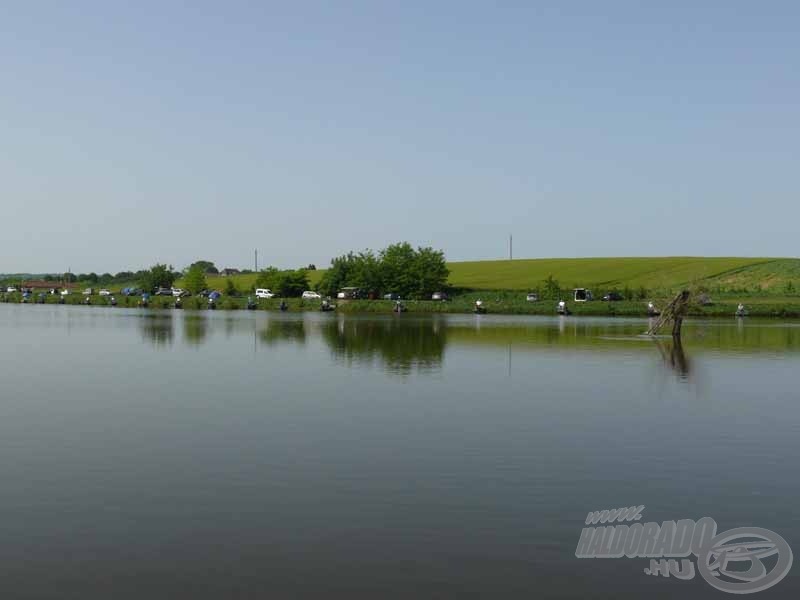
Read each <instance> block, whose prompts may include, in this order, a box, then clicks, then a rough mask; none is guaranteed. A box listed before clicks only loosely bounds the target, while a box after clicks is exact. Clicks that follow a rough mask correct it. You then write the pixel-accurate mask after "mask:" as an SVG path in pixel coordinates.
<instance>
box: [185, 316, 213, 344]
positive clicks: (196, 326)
mask: <svg viewBox="0 0 800 600" xmlns="http://www.w3.org/2000/svg"><path fill="white" fill-rule="evenodd" d="M206 336H208V318H207V317H206V316H205V315H204V314H202V313H192V314H186V315H185V316H184V318H183V339H184V340H185V341H186V343H187V344H190V345H193V346H199V345H200V344H202V343H203V342H204V341H205V339H206Z"/></svg>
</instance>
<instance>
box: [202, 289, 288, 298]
mask: <svg viewBox="0 0 800 600" xmlns="http://www.w3.org/2000/svg"><path fill="white" fill-rule="evenodd" d="M209 297H210V296H209ZM274 297H275V294H273V293H272V291H270V290H268V289H267V288H258V289H257V290H256V298H267V299H269V298H274Z"/></svg>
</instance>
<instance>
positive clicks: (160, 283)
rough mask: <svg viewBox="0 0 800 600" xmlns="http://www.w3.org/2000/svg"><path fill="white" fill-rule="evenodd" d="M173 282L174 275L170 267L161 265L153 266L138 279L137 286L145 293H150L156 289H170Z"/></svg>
mask: <svg viewBox="0 0 800 600" xmlns="http://www.w3.org/2000/svg"><path fill="white" fill-rule="evenodd" d="M174 282H175V273H173V271H172V267H171V266H167V265H163V264H155V265H153V266H152V267H151V268H150V269H149V270H147V271H143V272H142V274H141V276H140V277H139V285H140V286H141V288H142V289H143V290H145V291H147V292H152V291H154V290H155V289H156V288H170V287H172V284H173V283H174Z"/></svg>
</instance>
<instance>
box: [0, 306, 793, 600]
mask: <svg viewBox="0 0 800 600" xmlns="http://www.w3.org/2000/svg"><path fill="white" fill-rule="evenodd" d="M646 325H647V324H646V321H643V320H625V319H614V320H612V319H588V318H583V319H571V318H566V319H564V318H562V319H560V320H559V319H557V318H503V317H495V316H491V315H487V316H481V317H475V316H472V315H470V316H457V317H414V316H411V315H400V316H399V317H398V316H395V315H392V316H386V317H354V316H344V315H330V314H316V313H315V314H305V315H294V314H288V315H281V314H267V313H258V314H254V313H245V312H238V313H236V312H233V313H225V312H221V311H220V312H205V313H197V312H194V313H193V312H189V311H186V312H184V313H182V312H167V311H158V312H146V311H137V310H127V309H117V310H114V309H103V308H82V307H63V306H30V305H28V306H21V305H0V382H2V392H0V481H2V487H0V514H1V515H2V516H1V517H0V572H1V573H2V575H0V591H3V592H4V596H5V597H8V598H58V599H65V598H81V599H87V598H136V599H143V598H147V599H156V598H349V599H361V598H364V599H367V598H369V599H375V598H415V599H416V598H446V599H449V598H459V599H460V598H513V599H518V598H550V597H552V598H623V599H627V598H631V599H633V598H637V599H638V598H675V597H681V598H705V597H712V596H713V597H718V598H720V597H730V596H726V595H724V594H722V593H721V592H718V591H716V590H714V589H713V588H711V587H710V586H709V585H708V584H707V583H706V582H705V581H703V579H702V578H700V576H699V575H698V576H697V577H696V578H695V579H693V580H691V581H679V580H676V579H675V578H669V579H666V578H661V577H649V576H647V575H645V574H644V573H643V568H644V567H646V566H648V563H649V561H648V560H647V559H628V558H622V559H594V560H591V559H577V558H576V557H575V550H576V545H577V542H578V538H579V536H580V532H581V529H582V527H583V526H584V519H585V518H586V514H587V512H589V511H592V510H601V509H609V508H616V507H620V506H630V505H638V504H644V505H645V506H646V508H645V510H644V520H645V521H658V522H661V521H664V520H668V519H676V520H677V519H686V518H692V519H697V518H700V517H703V516H711V517H713V518H714V519H716V521H717V523H718V524H719V526H720V530H721V531H724V530H727V529H731V528H734V527H742V526H756V527H764V528H767V529H771V530H773V531H776V532H778V533H780V534H781V535H782V536H783V537H784V538H785V539H786V541H787V542H788V543H789V544H790V545H791V546H792V547H793V548H794V550H795V553H796V554H797V553H798V552H800V513H798V511H797V506H798V501H799V500H800V484H799V483H798V458H800V408H798V401H800V393H798V373H800V326H799V325H798V324H796V323H781V322H772V321H762V322H757V321H746V322H736V321H734V320H733V319H731V320H730V321H728V320H725V321H709V322H693V323H689V324H687V326H686V332H685V335H684V342H683V347H682V348H680V347H678V348H676V347H674V345H673V343H672V340H671V339H670V340H660V341H658V342H654V341H652V340H642V339H638V338H636V337H635V336H636V335H637V334H639V333H641V332H642V331H644V330H645V329H646ZM797 571H798V567H797V566H795V568H794V569H793V571H792V572H790V573H789V575H788V577H787V578H786V579H784V580H783V581H782V582H781V583H779V584H778V585H777V586H775V587H773V588H771V589H770V590H767V591H764V592H761V593H759V594H757V596H756V597H758V598H765V599H766V598H796V597H798V595H799V594H800V582H798V579H800V577H798V575H797V574H796V573H797Z"/></svg>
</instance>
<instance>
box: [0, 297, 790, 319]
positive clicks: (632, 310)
mask: <svg viewBox="0 0 800 600" xmlns="http://www.w3.org/2000/svg"><path fill="white" fill-rule="evenodd" d="M86 298H87V296H83V295H81V294H69V295H68V296H59V295H53V294H47V295H46V296H45V297H44V301H45V304H60V301H61V300H62V299H63V304H64V305H71V306H78V305H80V306H84V305H85V303H86ZM115 298H116V300H117V308H137V307H140V306H141V305H140V302H141V297H140V296H122V295H115ZM478 299H480V300H482V302H483V306H484V307H485V308H486V310H487V313H488V314H490V315H491V314H498V315H553V314H555V312H556V311H555V308H556V301H555V300H548V299H544V300H540V301H539V302H528V301H527V300H526V298H525V294H524V293H521V292H508V291H498V292H491V291H483V292H468V293H464V294H460V295H457V296H455V297H453V298H451V299H450V300H448V301H445V302H435V301H432V300H407V301H403V304H404V306H405V307H406V309H407V311H406V313H405V314H428V313H453V314H459V313H472V312H473V311H474V308H475V301H476V300H478ZM282 301H283V302H285V303H286V305H287V311H288V312H298V311H318V310H320V304H321V303H320V301H319V300H303V299H302V298H285V299H281V298H270V299H268V300H267V299H256V310H268V311H279V310H280V305H281V302H282ZM0 302H5V303H16V304H19V303H21V302H22V294H20V293H18V292H15V293H3V294H0ZM89 302H90V304H89V306H91V307H111V298H110V297H109V296H96V295H95V296H89ZM27 303H28V304H30V305H36V304H39V303H40V298H39V296H38V294H32V295H31V296H30V298H29V299H28V302H27ZM739 303H742V304H744V305H745V307H746V308H747V312H748V316H750V317H773V318H774V317H777V318H800V296H798V297H795V296H785V297H774V296H750V297H748V296H743V295H736V296H733V295H731V296H726V297H721V298H719V299H718V300H715V301H714V303H713V304H711V305H709V306H699V305H696V304H695V305H692V307H691V309H690V312H689V315H691V316H700V317H732V316H734V314H735V312H736V308H737V306H738V305H739ZM181 304H182V308H183V309H188V310H208V309H209V303H208V299H206V298H202V297H188V298H182V299H181ZM333 304H335V305H336V311H337V312H342V313H372V314H375V313H386V314H390V313H392V312H393V308H394V306H395V303H394V302H392V301H389V300H346V301H342V300H339V301H335V300H334V301H333ZM567 305H568V306H569V309H570V311H571V313H572V314H573V315H575V316H598V317H599V316H620V317H646V316H647V301H639V300H637V301H620V302H603V301H600V300H594V301H592V302H572V301H568V302H567ZM174 307H175V298H173V297H170V296H151V297H150V300H149V302H148V306H147V309H148V310H174ZM216 308H217V309H218V310H246V309H247V296H241V297H239V296H237V297H230V296H222V297H221V298H219V299H218V300H217V301H216Z"/></svg>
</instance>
